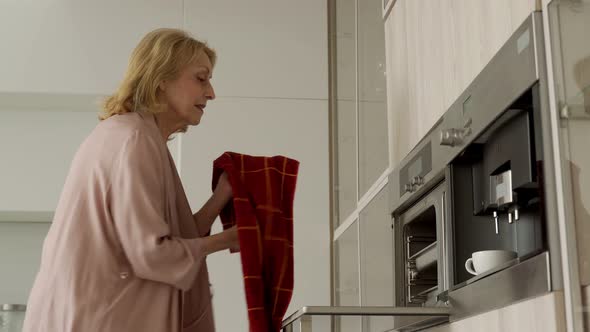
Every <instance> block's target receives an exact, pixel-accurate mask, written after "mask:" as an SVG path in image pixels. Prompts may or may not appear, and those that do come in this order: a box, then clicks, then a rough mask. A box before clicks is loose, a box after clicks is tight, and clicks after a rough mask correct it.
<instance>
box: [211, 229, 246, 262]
mask: <svg viewBox="0 0 590 332" xmlns="http://www.w3.org/2000/svg"><path fill="white" fill-rule="evenodd" d="M202 239H203V243H204V249H205V255H210V254H212V253H214V252H218V251H221V250H225V249H229V250H230V251H231V252H236V251H240V240H239V239H238V227H237V226H232V227H230V228H228V229H226V230H225V231H223V232H221V233H217V234H213V235H211V236H205V237H203V238H202Z"/></svg>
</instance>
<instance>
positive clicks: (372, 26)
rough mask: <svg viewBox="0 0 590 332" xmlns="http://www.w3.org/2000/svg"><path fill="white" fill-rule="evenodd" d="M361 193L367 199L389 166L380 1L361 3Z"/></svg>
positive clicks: (359, 54)
mask: <svg viewBox="0 0 590 332" xmlns="http://www.w3.org/2000/svg"><path fill="white" fill-rule="evenodd" d="M357 4H358V5H357V8H358V15H357V17H358V96H359V101H358V119H359V123H358V127H359V137H358V144H359V155H358V165H359V166H358V167H359V177H358V189H359V197H363V195H364V194H366V193H367V191H368V190H369V188H370V187H371V186H372V185H373V184H374V183H375V182H376V181H377V179H379V177H380V176H381V175H382V174H383V172H384V171H385V170H386V169H387V167H388V166H389V158H388V147H387V143H388V140H387V105H386V104H385V101H386V93H385V42H384V39H385V29H384V26H383V21H382V19H381V15H382V9H381V3H380V2H379V1H358V2H357Z"/></svg>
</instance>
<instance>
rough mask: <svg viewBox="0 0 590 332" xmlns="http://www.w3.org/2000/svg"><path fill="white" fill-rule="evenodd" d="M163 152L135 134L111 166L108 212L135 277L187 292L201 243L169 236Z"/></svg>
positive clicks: (201, 257) (197, 264) (199, 259)
mask: <svg viewBox="0 0 590 332" xmlns="http://www.w3.org/2000/svg"><path fill="white" fill-rule="evenodd" d="M161 158H162V156H161V152H160V150H159V148H158V146H157V144H156V142H154V141H153V139H152V138H151V137H149V136H148V135H146V134H142V133H140V132H138V131H136V132H135V133H134V134H133V135H131V137H130V138H129V139H128V140H127V141H126V142H125V143H124V145H123V147H122V150H121V153H120V154H119V156H118V158H117V160H115V163H114V165H113V173H112V183H111V189H110V209H111V215H112V218H113V222H114V224H115V228H116V230H117V233H118V236H119V240H120V242H121V244H122V246H123V250H124V252H125V254H126V256H127V259H128V260H129V262H130V264H131V267H132V269H133V272H134V273H135V275H136V276H138V277H140V278H143V279H147V280H153V281H158V282H162V283H166V284H170V285H173V286H175V287H177V288H179V289H182V290H184V291H186V290H188V289H189V288H190V287H191V286H192V284H193V281H194V279H195V278H196V275H197V273H198V271H199V268H200V267H201V264H202V262H203V260H204V258H205V257H204V252H203V240H202V239H200V238H195V239H183V238H179V237H175V236H172V235H171V232H170V227H169V225H168V223H167V222H166V219H165V211H166V205H165V202H166V195H165V185H164V177H165V173H164V171H163V169H162V166H163V164H162V159H161Z"/></svg>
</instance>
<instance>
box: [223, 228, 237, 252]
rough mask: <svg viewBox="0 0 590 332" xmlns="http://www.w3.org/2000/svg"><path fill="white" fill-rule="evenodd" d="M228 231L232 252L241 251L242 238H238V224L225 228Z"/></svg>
mask: <svg viewBox="0 0 590 332" xmlns="http://www.w3.org/2000/svg"><path fill="white" fill-rule="evenodd" d="M224 233H228V246H229V250H230V251H231V252H236V251H240V240H239V238H238V226H235V225H234V226H232V227H230V228H228V229H227V230H225V232H224Z"/></svg>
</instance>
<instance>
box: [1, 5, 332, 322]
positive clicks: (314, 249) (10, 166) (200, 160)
mask: <svg viewBox="0 0 590 332" xmlns="http://www.w3.org/2000/svg"><path fill="white" fill-rule="evenodd" d="M326 8H327V5H326V3H325V1H316V0H304V1H299V2H292V1H286V0H281V1H276V0H256V1H250V2H248V3H241V2H239V3H236V2H229V1H220V0H217V1H214V0H209V1H199V2H188V1H187V2H184V1H168V0H149V1H143V0H141V1H140V0H132V1H125V2H123V3H121V2H119V1H115V0H107V1H102V2H100V3H96V2H91V1H77V2H72V1H66V0H55V1H51V2H41V3H40V2H38V1H30V0H25V1H16V0H8V1H3V2H1V3H0V39H1V40H3V47H2V49H3V56H2V59H1V61H0V100H2V101H6V100H9V102H2V101H0V142H2V143H1V144H0V149H1V150H0V153H1V155H2V160H6V161H5V162H3V163H2V164H0V165H1V166H0V174H1V176H0V198H1V199H0V201H2V203H0V217H1V216H2V213H4V214H5V215H6V211H14V210H19V211H28V212H29V213H34V212H38V211H51V210H52V209H53V208H54V207H55V204H57V198H58V197H57V196H58V195H59V192H60V191H61V185H62V184H63V181H64V178H65V175H66V173H67V168H68V167H69V162H70V160H71V158H72V156H73V153H74V151H75V149H76V148H77V146H78V145H79V143H80V142H81V141H82V139H83V138H84V137H85V135H86V134H87V133H88V132H89V131H90V130H91V128H92V127H93V125H94V124H95V123H96V120H95V119H96V113H94V112H92V111H90V110H93V109H97V107H96V100H97V99H99V97H100V96H102V95H106V94H108V93H110V92H112V91H113V90H114V89H115V88H116V86H117V84H118V82H119V80H120V79H121V77H122V75H123V72H124V69H125V66H126V63H127V60H128V56H129V54H130V52H131V50H132V49H133V47H134V46H135V45H136V43H137V42H138V41H139V39H140V38H141V37H142V36H143V35H144V34H145V33H146V32H148V31H150V30H152V29H154V28H157V27H184V28H185V29H187V30H189V31H190V32H191V33H193V35H195V36H196V37H198V38H201V39H205V40H207V41H208V42H209V44H210V45H211V46H212V47H213V48H215V49H216V50H217V52H218V57H219V61H218V64H217V66H216V69H215V72H214V79H213V84H214V87H215V88H216V92H217V96H218V98H217V100H216V101H213V102H211V103H210V104H209V106H208V108H207V111H206V114H205V116H204V118H203V121H202V124H201V125H200V126H199V127H198V128H193V129H192V130H191V131H189V132H188V133H187V134H185V135H182V136H179V137H178V138H176V139H175V140H174V141H172V143H171V145H172V147H171V150H172V152H173V155H174V156H175V159H176V161H177V164H178V165H179V166H180V168H181V176H182V179H183V182H184V185H185V189H186V192H187V195H188V196H189V200H190V202H191V205H192V207H193V210H197V209H198V208H199V207H200V206H201V204H202V203H204V201H205V200H206V198H207V197H208V195H210V193H211V188H210V186H211V184H210V183H211V167H212V162H213V160H214V159H215V158H216V157H217V156H218V155H220V154H221V153H223V152H224V151H225V150H233V151H236V152H242V153H248V154H255V155H275V154H282V155H285V156H288V157H291V158H295V159H297V160H299V161H300V162H301V166H300V174H299V179H298V183H297V191H296V195H295V210H294V213H295V216H294V217H295V291H294V295H293V299H292V301H291V307H290V309H289V312H291V311H293V310H295V309H296V308H298V307H301V306H303V305H328V304H329V299H330V296H329V294H330V290H329V278H330V277H329V271H330V259H329V201H328V193H329V188H328V183H329V182H328V177H329V170H328V160H329V156H328V86H327V85H328V83H327V82H328V75H327V68H328V63H327V31H326V29H327V13H326ZM31 99H33V100H37V101H33V102H31ZM56 99H57V101H56ZM46 103H49V104H51V105H52V106H51V107H43V105H45V104H46ZM23 105H25V106H23ZM15 136H16V137H15ZM31 197H35V199H31ZM24 218H25V219H26V213H25V217H24ZM1 220H2V218H0V221H1ZM7 225H9V226H7ZM0 226H1V227H2V228H0V230H1V231H2V238H0V241H2V242H3V245H4V246H8V247H7V248H4V247H1V249H2V251H1V254H0V255H2V256H3V257H2V260H0V263H3V262H5V261H6V262H8V263H6V264H11V265H12V266H11V267H10V268H11V269H12V270H11V271H12V274H14V275H21V276H22V279H20V281H21V282H20V283H16V282H15V278H12V277H11V278H10V279H9V278H6V277H5V276H0V303H5V302H9V301H10V302H12V301H24V300H23V299H26V298H27V296H28V291H29V289H28V287H30V285H29V284H30V282H31V281H32V278H33V275H32V274H34V273H33V272H32V271H35V270H36V268H37V266H38V259H39V256H38V254H39V250H40V248H41V243H40V242H41V238H42V237H43V234H45V232H46V226H47V225H45V224H40V225H39V224H29V223H21V224H14V223H11V224H0ZM218 226H219V225H218V224H217V225H216V227H217V229H218V228H219V227H218ZM5 237H6V238H9V239H11V241H4V238H5ZM7 252H9V253H10V256H8V255H7V254H6V253H7ZM35 253H37V255H35ZM14 262H18V264H16V263H14ZM208 263H209V266H210V274H211V280H212V283H213V285H214V290H215V294H214V307H215V312H216V323H217V328H218V330H219V331H247V330H248V329H247V317H246V308H245V300H244V294H243V284H242V279H241V268H240V262H239V256H238V255H229V254H228V253H218V254H215V255H213V256H211V257H210V258H209V259H208ZM2 270H4V266H3V268H2ZM228 317H231V319H228Z"/></svg>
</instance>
